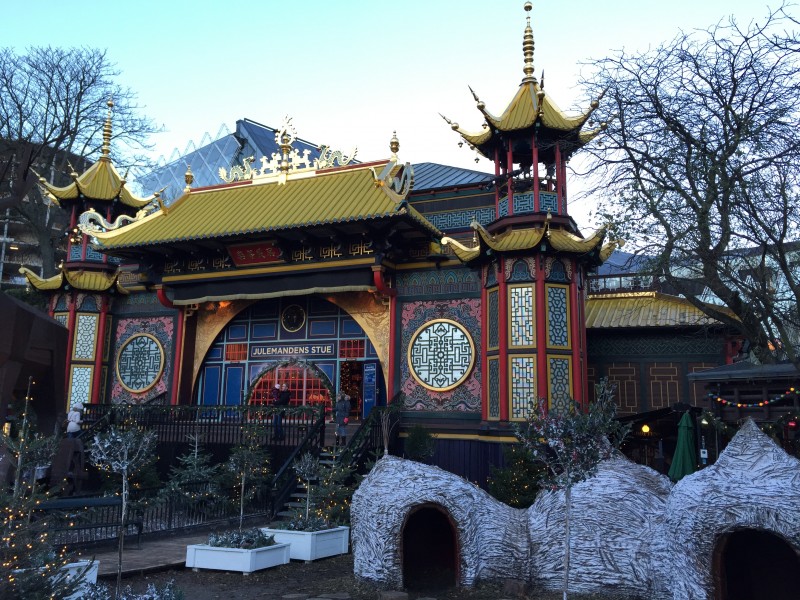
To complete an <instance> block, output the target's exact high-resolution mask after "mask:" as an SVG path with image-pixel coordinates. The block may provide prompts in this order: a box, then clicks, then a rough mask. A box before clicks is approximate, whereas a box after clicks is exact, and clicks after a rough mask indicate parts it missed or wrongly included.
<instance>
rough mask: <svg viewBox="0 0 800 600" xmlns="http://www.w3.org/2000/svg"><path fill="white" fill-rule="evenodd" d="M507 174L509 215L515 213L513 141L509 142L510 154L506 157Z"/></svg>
mask: <svg viewBox="0 0 800 600" xmlns="http://www.w3.org/2000/svg"><path fill="white" fill-rule="evenodd" d="M506 165H507V166H506V174H507V175H508V215H509V216H511V215H513V214H514V177H513V176H512V173H513V172H514V151H513V150H512V148H511V141H509V142H508V154H507V157H506Z"/></svg>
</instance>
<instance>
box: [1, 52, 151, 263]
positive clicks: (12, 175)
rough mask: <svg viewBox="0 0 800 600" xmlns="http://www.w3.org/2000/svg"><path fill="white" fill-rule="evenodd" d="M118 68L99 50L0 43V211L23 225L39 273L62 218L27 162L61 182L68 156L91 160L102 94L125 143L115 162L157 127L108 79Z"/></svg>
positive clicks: (128, 157) (117, 138)
mask: <svg viewBox="0 0 800 600" xmlns="http://www.w3.org/2000/svg"><path fill="white" fill-rule="evenodd" d="M118 76H119V71H118V70H117V69H116V68H115V66H114V65H113V64H112V63H111V62H110V61H109V60H108V58H107V56H106V52H105V51H104V50H98V49H94V48H66V49H64V48H52V47H36V48H29V49H28V50H27V52H26V53H25V54H17V53H16V52H15V51H14V50H13V49H11V48H0V214H5V212H6V209H10V212H11V213H12V216H14V217H19V218H20V219H22V220H23V221H24V222H25V223H26V224H27V225H29V226H30V228H31V231H32V232H33V233H34V234H35V236H36V238H37V241H38V244H39V248H40V251H41V253H42V260H43V265H44V266H45V269H44V270H45V271H46V274H49V273H47V272H52V270H53V267H54V262H55V260H54V246H56V245H57V244H58V240H59V239H60V237H59V234H60V233H61V231H60V230H61V229H63V226H61V227H60V226H59V224H58V223H56V224H55V225H56V226H55V228H54V223H53V219H54V218H57V213H58V212H59V211H51V210H50V208H49V204H48V203H47V201H46V200H45V199H44V198H43V197H42V195H41V194H40V193H39V190H38V186H36V177H35V175H34V174H33V173H32V172H31V168H32V167H33V168H34V169H35V170H36V171H38V172H39V173H41V174H42V176H44V177H46V178H48V179H49V180H51V181H54V182H56V183H57V184H58V185H64V184H66V183H68V182H69V173H70V171H71V169H70V168H69V166H68V163H69V162H70V161H71V162H72V163H74V167H75V168H76V169H78V170H79V171H80V170H81V167H82V166H86V162H83V161H82V160H81V159H84V161H88V160H91V159H92V158H93V157H94V156H95V155H96V154H97V153H98V151H99V149H100V146H101V143H102V129H103V122H104V119H105V116H106V102H107V101H108V100H109V99H113V101H114V104H115V109H114V142H115V147H116V149H117V150H119V148H124V149H125V150H126V153H125V155H124V156H120V155H119V152H118V154H117V159H118V164H121V163H127V165H128V166H130V165H132V164H135V163H137V162H138V161H141V160H143V158H142V157H141V156H137V155H136V153H137V151H138V150H141V149H144V148H145V147H146V146H145V145H144V144H145V142H146V140H147V138H148V136H149V135H150V134H151V133H154V132H155V131H157V128H156V127H155V126H154V124H153V123H152V121H150V120H149V119H147V118H145V117H142V116H139V110H140V109H139V107H138V106H137V105H136V96H135V94H134V93H133V92H132V91H131V90H130V89H128V88H125V87H122V86H120V85H119V84H117V83H115V79H116V78H117V77H118ZM120 161H121V162H120ZM81 162H83V164H81ZM62 218H63V217H62ZM54 229H55V232H54Z"/></svg>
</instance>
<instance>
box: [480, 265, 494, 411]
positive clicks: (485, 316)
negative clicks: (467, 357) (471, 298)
mask: <svg viewBox="0 0 800 600" xmlns="http://www.w3.org/2000/svg"><path fill="white" fill-rule="evenodd" d="M491 268H492V266H491V264H490V265H489V266H488V267H484V268H482V269H481V274H482V275H481V315H482V316H481V329H482V331H481V377H482V379H483V385H482V388H483V389H482V392H481V396H482V398H483V399H482V401H481V419H483V420H484V421H486V420H487V419H488V418H489V358H488V357H487V356H486V353H487V349H488V347H489V340H488V339H487V338H488V337H489V299H488V294H487V292H486V285H485V283H486V276H485V274H487V273H488V269H491Z"/></svg>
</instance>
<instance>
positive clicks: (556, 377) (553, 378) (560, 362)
mask: <svg viewBox="0 0 800 600" xmlns="http://www.w3.org/2000/svg"><path fill="white" fill-rule="evenodd" d="M549 364H550V368H549V369H548V375H549V378H550V381H549V382H548V384H549V389H550V410H553V411H556V412H563V411H565V410H566V409H567V407H568V405H569V401H570V399H571V395H570V386H569V370H570V369H569V359H568V358H554V357H550V358H549Z"/></svg>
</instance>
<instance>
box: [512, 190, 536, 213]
mask: <svg viewBox="0 0 800 600" xmlns="http://www.w3.org/2000/svg"><path fill="white" fill-rule="evenodd" d="M532 212H533V192H531V193H529V194H514V214H515V215H520V214H523V213H532Z"/></svg>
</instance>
